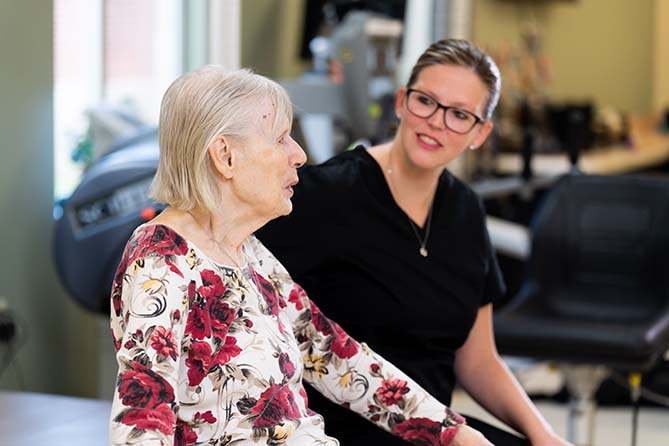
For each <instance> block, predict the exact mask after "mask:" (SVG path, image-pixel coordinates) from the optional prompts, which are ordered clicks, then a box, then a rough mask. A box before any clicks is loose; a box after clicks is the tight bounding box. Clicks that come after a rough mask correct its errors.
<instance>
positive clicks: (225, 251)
mask: <svg viewBox="0 0 669 446" xmlns="http://www.w3.org/2000/svg"><path fill="white" fill-rule="evenodd" d="M186 212H187V213H188V215H190V218H192V219H193V220H194V221H195V223H196V224H197V225H198V226H199V227H200V228H202V230H203V231H204V233H205V234H206V236H207V238H209V240H210V241H212V242H214V244H215V245H216V246H218V248H219V249H220V250H221V251H223V253H224V254H225V255H226V256H227V257H228V258H229V259H230V260H232V263H234V264H235V266H236V267H237V268H239V270H240V271H243V268H242V267H241V266H240V265H239V262H237V260H236V259H235V258H234V256H232V255H231V254H230V252H229V251H228V250H227V248H226V247H225V246H224V245H223V244H222V242H219V241H218V240H216V239H215V238H214V231H213V230H212V229H211V228H209V230H207V228H206V227H205V226H204V225H203V224H202V223H200V221H199V220H198V219H197V218H195V216H194V215H193V213H192V212H191V211H186ZM242 255H243V256H244V259H245V260H246V254H245V253H244V248H242ZM246 263H248V260H246Z"/></svg>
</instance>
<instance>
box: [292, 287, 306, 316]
mask: <svg viewBox="0 0 669 446" xmlns="http://www.w3.org/2000/svg"><path fill="white" fill-rule="evenodd" d="M306 295H307V293H305V292H304V289H302V287H301V286H299V285H298V284H295V286H293V289H292V290H291V291H290V294H289V295H288V302H290V303H291V304H294V305H295V309H297V311H302V309H303V308H304V305H302V299H304V297H306Z"/></svg>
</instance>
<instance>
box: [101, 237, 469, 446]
mask: <svg viewBox="0 0 669 446" xmlns="http://www.w3.org/2000/svg"><path fill="white" fill-rule="evenodd" d="M243 248H244V251H245V253H246V255H247V258H248V263H247V265H245V266H244V268H242V269H241V270H240V269H239V268H231V267H228V266H224V265H220V264H218V263H216V262H214V261H213V260H211V259H209V258H208V257H207V256H206V255H204V254H203V253H202V251H200V250H199V249H198V248H197V247H196V246H195V245H193V244H191V243H189V242H187V241H186V240H185V239H184V238H183V237H181V236H180V235H179V234H178V233H176V232H175V231H174V230H173V229H171V228H169V227H166V226H164V225H144V226H140V227H139V228H138V229H137V230H136V231H135V232H134V234H133V236H132V237H131V239H130V241H129V242H128V244H127V246H126V249H125V253H124V256H123V259H122V260H121V264H120V266H119V269H118V271H117V273H116V277H115V280H114V284H113V286H112V296H111V298H112V311H111V328H112V337H113V340H114V344H115V348H116V352H117V353H116V356H117V361H118V365H119V372H118V377H117V381H116V389H115V392H114V401H113V406H112V414H111V420H110V444H112V445H161V446H162V445H194V444H203V445H211V446H227V445H240V446H241V445H262V446H265V445H267V446H281V445H291V446H301V445H320V446H330V445H338V444H339V442H338V441H337V440H335V439H334V438H332V437H329V436H327V435H326V434H325V432H324V430H323V425H324V423H323V419H322V417H321V416H320V415H318V414H316V413H315V412H313V411H311V410H309V409H308V407H307V398H306V393H305V390H304V387H303V384H302V382H303V380H304V381H307V382H308V383H309V384H311V385H312V386H314V387H315V388H316V389H317V390H319V391H320V392H321V393H323V394H324V395H325V396H327V397H328V398H330V399H332V400H333V401H335V402H337V403H338V404H341V405H343V406H345V407H347V408H350V409H351V410H353V411H355V412H357V413H358V414H360V415H361V416H363V417H365V418H367V419H369V420H370V421H371V422H373V423H376V424H377V425H379V426H380V427H382V428H384V429H386V430H388V431H390V432H392V433H394V434H396V435H398V436H399V437H401V438H403V439H404V440H406V441H407V442H409V443H412V444H416V445H447V444H449V443H450V441H451V440H452V438H453V437H454V435H455V433H456V431H457V428H458V426H459V425H460V424H462V423H464V420H463V418H462V417H461V416H460V415H458V414H456V413H455V412H452V411H451V410H450V409H449V408H447V407H445V406H444V405H442V404H441V403H439V402H438V401H436V400H435V399H434V398H433V397H431V396H430V395H429V394H428V393H426V392H425V391H424V390H423V389H422V388H420V387H419V386H418V385H417V384H416V383H415V382H413V381H412V380H411V379H410V378H409V377H407V376H406V375H405V374H404V373H402V372H401V371H400V370H398V369H397V368H396V367H394V366H393V365H392V364H390V363H388V362H386V361H384V360H383V358H381V357H379V356H378V355H376V354H375V353H374V352H373V351H372V350H371V349H370V348H369V347H367V346H366V345H365V344H364V343H358V342H356V341H355V340H354V339H352V338H351V337H349V336H348V335H347V334H346V333H345V332H344V331H343V330H342V329H341V328H340V327H339V326H338V325H337V324H336V323H334V322H332V321H330V320H329V319H327V318H326V317H325V316H324V315H323V314H322V313H321V312H320V311H319V309H318V308H317V307H316V306H315V305H314V304H313V303H312V302H311V301H310V300H309V298H308V297H307V295H306V294H305V292H304V291H303V290H302V288H300V286H299V285H297V284H295V283H294V282H293V281H292V280H291V278H290V276H289V274H288V273H287V272H286V270H285V269H284V268H283V266H282V265H281V264H280V263H279V262H278V261H277V260H276V259H275V258H274V256H273V255H272V254H271V253H270V252H269V251H268V250H267V249H266V248H265V247H264V246H263V245H262V244H261V243H260V242H259V241H258V240H257V239H256V238H255V237H253V236H252V237H249V238H248V239H247V240H246V241H245V242H244V246H243Z"/></svg>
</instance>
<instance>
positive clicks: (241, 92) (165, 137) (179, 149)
mask: <svg viewBox="0 0 669 446" xmlns="http://www.w3.org/2000/svg"><path fill="white" fill-rule="evenodd" d="M267 100H269V101H271V103H272V105H273V107H274V122H273V123H272V125H271V134H272V135H274V134H276V133H277V132H278V130H279V128H281V127H282V126H284V125H285V124H286V123H287V124H290V123H291V122H292V119H293V111H292V106H291V103H290V98H289V97H288V93H286V90H285V89H284V88H283V87H281V86H280V85H279V84H277V83H276V82H274V81H272V80H270V79H268V78H266V77H264V76H261V75H259V74H255V73H253V72H252V71H251V70H248V69H241V70H235V71H228V70H226V69H224V68H223V67H220V66H215V65H208V66H205V67H202V68H200V69H198V70H195V71H192V72H190V73H187V74H184V75H182V76H180V77H179V78H177V79H176V80H175V81H174V82H173V83H172V84H171V85H170V86H169V87H168V89H167V91H166V92H165V95H164V96H163V100H162V103H161V106H160V122H159V130H158V138H159V144H160V161H159V162H158V171H157V172H156V176H155V178H154V180H153V184H152V185H151V192H150V196H151V197H152V198H154V199H155V200H156V201H158V202H160V203H164V204H167V205H169V206H172V207H175V208H179V209H182V210H187V211H188V210H191V209H194V208H203V209H206V210H208V211H213V210H215V209H217V208H219V206H220V191H219V186H218V182H217V180H216V172H215V169H214V166H213V163H212V161H211V158H210V157H209V153H208V147H209V146H210V145H211V143H212V142H213V141H214V140H215V138H217V137H218V136H228V137H232V138H240V139H243V138H245V137H248V136H250V134H251V133H252V132H254V131H258V130H257V127H256V125H257V123H258V122H259V121H260V117H259V116H258V108H259V106H260V105H261V104H262V103H263V101H267Z"/></svg>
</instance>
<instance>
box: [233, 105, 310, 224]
mask: <svg viewBox="0 0 669 446" xmlns="http://www.w3.org/2000/svg"><path fill="white" fill-rule="evenodd" d="M274 114H275V110H274V106H273V105H272V103H271V102H270V101H269V100H267V101H265V102H264V103H263V104H262V105H261V106H260V107H259V108H258V117H259V120H258V123H257V125H256V126H255V128H254V130H253V131H252V134H251V135H250V136H249V137H247V138H244V140H243V141H242V142H241V145H242V150H240V151H239V155H238V156H237V157H236V160H235V162H236V163H237V164H236V168H235V177H234V178H235V181H234V182H233V184H234V188H235V193H236V194H237V197H238V198H239V199H240V200H242V201H243V202H245V203H247V204H248V205H250V207H251V208H252V209H253V211H254V212H255V213H256V214H257V215H260V216H262V217H264V218H267V219H268V221H269V220H271V219H273V218H276V217H279V216H281V215H287V214H289V213H290V212H291V211H292V209H293V205H292V203H291V201H290V199H291V197H292V196H293V186H294V185H295V184H297V181H298V179H297V168H298V167H299V166H301V165H303V164H304V163H305V162H306V159H307V156H306V154H305V153H304V150H302V147H300V146H299V144H297V142H295V140H294V139H293V138H291V136H290V123H289V122H285V123H284V124H283V127H281V128H280V130H279V132H276V133H274V134H272V128H271V127H272V124H273V122H274Z"/></svg>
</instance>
